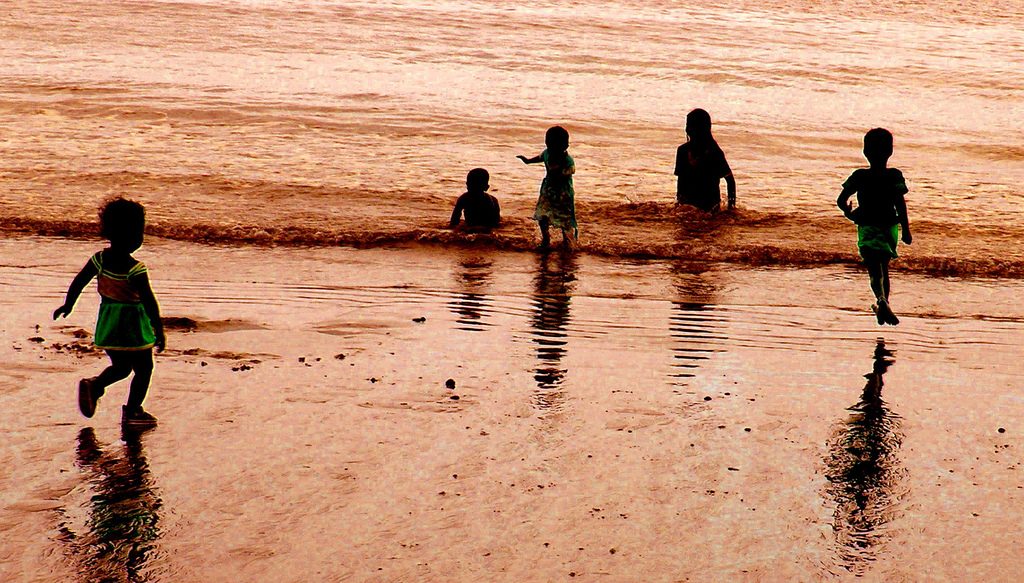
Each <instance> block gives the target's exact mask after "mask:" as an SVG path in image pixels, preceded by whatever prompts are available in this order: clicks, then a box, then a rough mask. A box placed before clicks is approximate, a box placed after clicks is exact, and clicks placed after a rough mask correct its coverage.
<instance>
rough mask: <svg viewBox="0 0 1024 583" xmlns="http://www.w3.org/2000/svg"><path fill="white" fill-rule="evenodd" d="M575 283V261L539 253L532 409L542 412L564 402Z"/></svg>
mask: <svg viewBox="0 0 1024 583" xmlns="http://www.w3.org/2000/svg"><path fill="white" fill-rule="evenodd" d="M574 281H576V258H575V256H574V255H573V254H572V253H569V252H550V253H542V254H541V255H540V256H539V258H538V265H537V276H536V278H535V279H534V293H533V298H532V303H533V309H534V313H533V319H532V328H533V329H532V332H533V341H534V343H535V344H537V368H536V371H535V372H534V376H533V378H534V379H535V380H536V381H537V391H536V394H535V399H534V402H535V405H536V407H537V408H538V409H540V410H542V411H557V410H559V409H560V408H561V406H562V403H563V402H564V400H565V395H564V393H563V392H562V388H561V385H562V382H563V381H564V380H565V375H566V373H567V372H568V371H567V370H566V368H565V365H564V364H562V359H563V358H564V357H565V352H566V350H565V346H566V344H567V340H566V336H567V335H566V331H565V328H566V325H567V324H568V323H569V318H570V316H569V302H570V301H571V299H572V288H573V282H574Z"/></svg>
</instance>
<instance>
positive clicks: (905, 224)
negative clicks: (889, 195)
mask: <svg viewBox="0 0 1024 583" xmlns="http://www.w3.org/2000/svg"><path fill="white" fill-rule="evenodd" d="M896 212H897V213H899V215H900V232H901V238H902V239H903V242H904V243H906V244H907V245H910V243H911V241H913V240H914V237H913V236H912V235H911V234H910V217H908V216H907V201H906V199H905V198H903V195H902V194H901V195H899V196H898V197H896Z"/></svg>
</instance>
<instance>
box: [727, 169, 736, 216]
mask: <svg viewBox="0 0 1024 583" xmlns="http://www.w3.org/2000/svg"><path fill="white" fill-rule="evenodd" d="M725 190H726V192H727V193H728V197H729V198H728V200H729V210H733V209H735V208H736V178H734V177H733V175H732V172H731V171H730V172H729V173H728V174H726V175H725Z"/></svg>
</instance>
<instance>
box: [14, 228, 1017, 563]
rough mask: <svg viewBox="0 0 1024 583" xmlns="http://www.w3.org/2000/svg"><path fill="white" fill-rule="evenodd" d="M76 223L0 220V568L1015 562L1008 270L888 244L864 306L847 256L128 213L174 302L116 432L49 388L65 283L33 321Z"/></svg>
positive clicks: (110, 414) (116, 392)
mask: <svg viewBox="0 0 1024 583" xmlns="http://www.w3.org/2000/svg"><path fill="white" fill-rule="evenodd" d="M98 248H100V244H99V243H97V242H89V241H68V240H61V239H41V238H8V239H0V304H2V308H0V313H2V320H0V323H2V326H0V336H2V338H0V351H2V354H3V357H2V358H0V362H2V364H0V424H2V427H3V428H4V433H5V445H4V447H3V448H0V467H3V468H5V469H4V471H3V472H0V537H2V540H3V541H4V543H3V544H2V545H0V580H3V581H63V580H81V581H90V580H98V579H103V578H104V577H107V578H109V579H110V580H123V581H127V580H146V581H175V582H191V581H196V582H199V581H204V582H205V581H441V580H444V581H553V580H599V581H687V580H693V581H724V580H749V581H783V580H789V581H792V580H801V581H808V580H822V579H834V580H846V579H854V578H857V577H860V578H861V579H862V580H868V581H901V580H906V581H916V580H987V581H1011V580H1014V579H1016V578H1017V576H1018V575H1019V572H1020V571H1021V569H1022V568H1024V558H1022V556H1021V555H1020V553H1019V549H1020V548H1021V545H1022V544H1024V528H1022V527H1021V526H1020V524H1021V519H1022V518H1024V516H1022V515H1024V511H1022V510H1021V508H1022V507H1024V506H1022V502H1024V474H1022V472H1024V468H1021V467H1020V465H1019V464H1020V462H1021V457H1020V451H1021V450H1022V448H1024V440H1022V439H1021V435H1022V434H1024V400H1022V397H1021V394H1022V393H1021V386H1022V381H1024V364H1021V361H1020V348H1019V346H1020V345H1021V341H1022V340H1024V318H1022V316H1024V310H1021V309H1020V308H1019V307H1018V306H1017V305H1016V304H1015V302H1014V298H1018V297H1020V293H1021V291H1022V290H1021V289H1020V288H1021V287H1022V286H1021V282H1020V281H1017V280H963V279H938V278H929V277H923V276H917V275H907V274H901V273H899V270H898V266H896V267H895V269H894V297H895V298H896V299H895V300H894V307H895V308H896V309H897V311H898V312H899V313H900V315H901V317H902V318H903V323H902V324H901V325H900V326H899V327H898V328H891V327H886V328H880V327H878V326H876V325H875V323H874V320H873V318H872V317H871V315H870V313H869V312H868V311H867V293H866V289H865V288H866V282H865V281H864V276H863V274H862V273H860V272H859V271H858V270H856V269H852V268H846V267H829V268H816V269H808V270H797V269H752V268H743V267H735V266H723V265H693V264H691V265H687V264H673V263H668V262H642V261H618V262H613V261H608V260H604V259H600V258H595V257H592V256H588V255H585V254H583V255H580V256H564V255H561V254H558V253H554V254H551V255H550V256H547V257H546V258H545V257H542V256H539V255H535V254H528V253H501V252H496V251H493V250H473V249H465V248H463V249H457V250H452V251H451V252H442V251H439V250H438V249H437V248H432V249H421V248H405V249H372V250H352V249H314V250H308V249H297V248H252V247H249V248H240V247H209V246H200V245H192V244H186V243H180V242H173V241H161V240H151V241H147V244H146V246H145V247H144V248H143V249H142V250H141V251H140V252H139V254H138V257H139V258H140V259H142V260H144V261H146V262H147V264H148V265H149V266H150V269H151V271H152V273H153V281H154V288H155V290H156V292H157V294H158V297H159V299H160V301H161V305H162V307H163V310H164V313H165V316H167V317H169V318H176V320H172V324H173V326H172V328H171V329H170V333H169V339H168V350H167V352H166V353H165V354H163V355H160V356H158V358H157V368H156V374H155V380H154V385H153V388H152V390H151V393H150V397H149V399H148V400H147V403H146V404H147V408H148V409H149V410H150V411H152V412H153V413H154V414H155V415H156V416H157V417H159V418H160V425H159V426H158V427H157V428H155V429H153V430H151V431H148V432H145V433H143V434H141V435H133V434H123V433H122V430H121V428H120V424H119V414H120V411H119V406H118V405H120V404H121V403H122V402H123V399H124V398H125V396H126V392H127V388H126V387H125V386H124V385H123V384H120V385H115V386H113V387H111V389H110V390H109V391H108V393H107V395H106V396H105V397H104V398H103V399H102V400H101V401H100V404H99V409H98V412H97V414H96V416H95V417H94V418H93V419H91V420H86V419H84V418H83V417H81V415H80V414H79V413H78V412H77V410H76V404H75V396H74V395H75V383H76V382H77V379H78V378H80V377H82V376H85V375H92V374H95V373H96V372H98V371H99V370H100V369H101V368H102V367H103V366H104V363H105V359H104V358H103V357H102V356H101V355H99V354H97V353H95V352H92V351H91V350H90V344H89V338H88V337H87V333H88V332H89V331H91V327H92V325H93V321H94V314H95V308H96V304H97V299H96V294H95V291H94V290H93V289H92V288H89V289H87V292H86V294H84V295H83V299H82V301H81V302H80V303H79V306H78V307H77V309H76V311H75V313H74V314H73V315H72V317H71V318H70V319H69V320H68V321H61V322H56V323H55V322H51V321H50V320H49V314H50V313H51V312H52V310H53V308H54V307H56V306H57V305H58V304H59V303H60V300H61V297H62V295H63V291H64V289H66V286H67V283H68V282H69V281H70V279H71V277H72V276H73V275H74V273H75V272H76V270H77V269H78V268H79V267H80V266H81V264H83V263H84V262H85V260H86V258H87V257H88V255H89V254H90V253H92V252H93V251H95V250H96V249H98ZM949 298H960V300H958V301H957V302H951V301H949ZM420 318H423V320H422V321H417V320H418V319H420ZM37 326H38V328H37ZM81 331H85V333H83V332H81ZM448 379H452V380H453V381H454V382H455V388H454V390H452V389H449V388H447V387H446V381H447V380H448ZM454 397H458V399H457V400H456V399H455V398H454Z"/></svg>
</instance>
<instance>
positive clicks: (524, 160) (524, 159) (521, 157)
mask: <svg viewBox="0 0 1024 583" xmlns="http://www.w3.org/2000/svg"><path fill="white" fill-rule="evenodd" d="M516 158H519V159H520V160H522V161H523V164H529V163H530V162H529V161H528V159H527V157H526V156H523V155H522V154H520V155H519V156H516Z"/></svg>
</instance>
